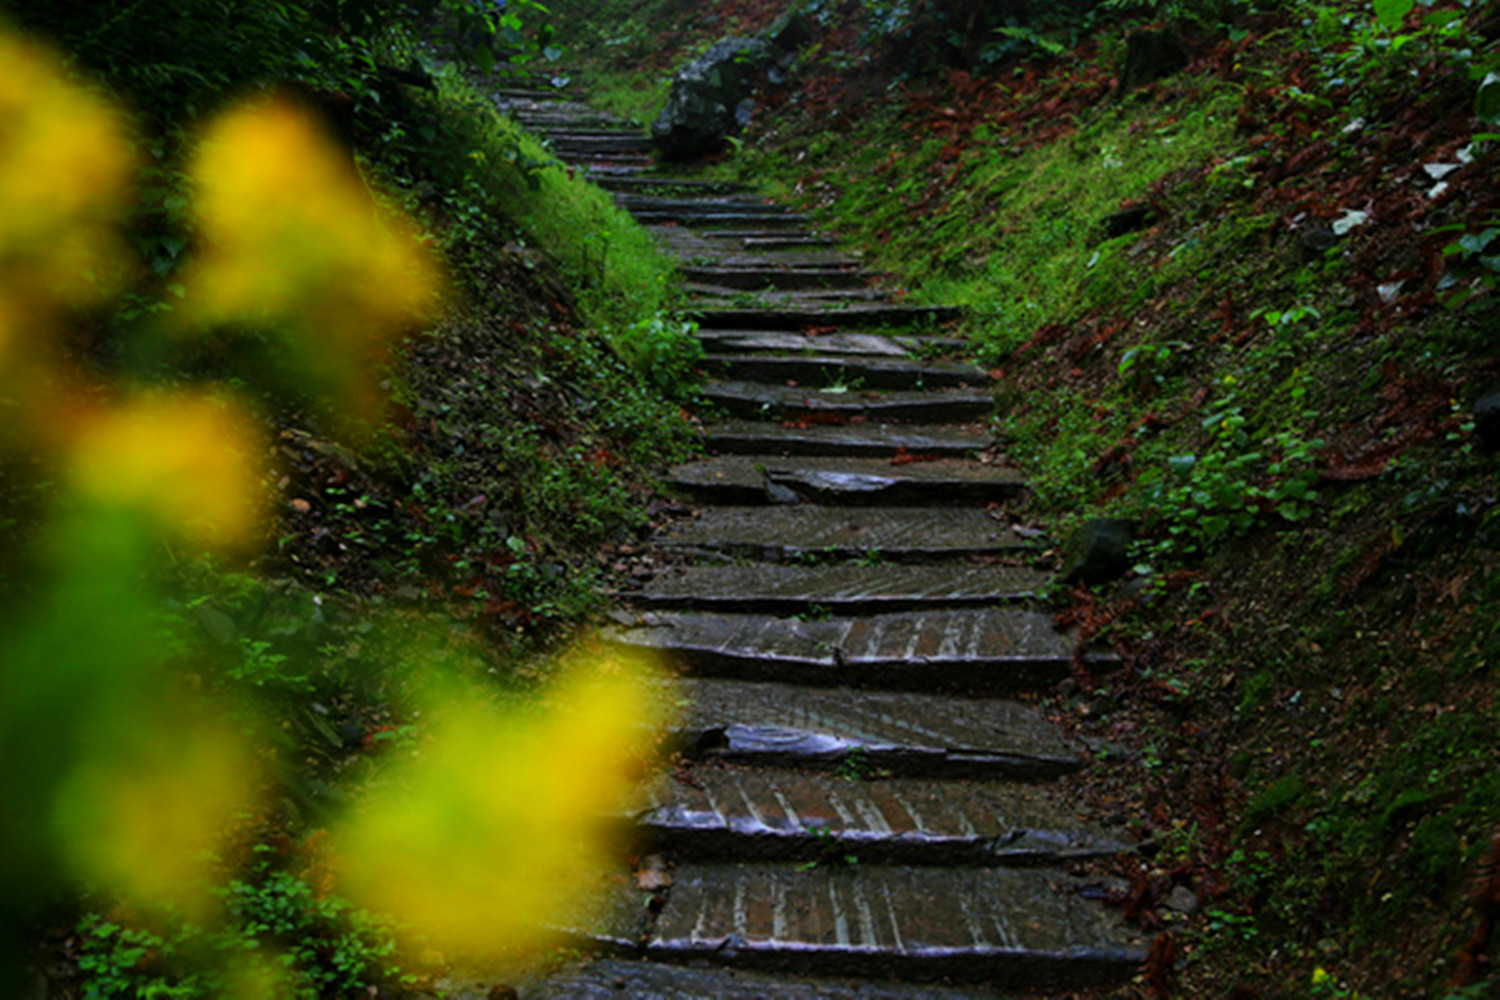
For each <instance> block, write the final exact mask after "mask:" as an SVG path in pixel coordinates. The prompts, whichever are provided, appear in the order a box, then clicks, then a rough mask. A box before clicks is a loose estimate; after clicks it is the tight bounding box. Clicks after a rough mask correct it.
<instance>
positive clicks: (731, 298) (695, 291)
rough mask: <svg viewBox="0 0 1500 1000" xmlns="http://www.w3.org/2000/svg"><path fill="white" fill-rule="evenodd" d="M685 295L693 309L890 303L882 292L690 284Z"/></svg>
mask: <svg viewBox="0 0 1500 1000" xmlns="http://www.w3.org/2000/svg"><path fill="white" fill-rule="evenodd" d="M683 291H685V292H687V293H688V295H690V296H692V299H693V302H692V308H693V309H694V310H704V309H727V308H736V309H741V308H755V309H811V308H815V307H822V308H828V307H830V306H833V307H839V308H842V307H845V306H848V305H863V304H869V303H877V302H886V301H888V300H889V299H890V293H889V292H888V291H884V290H882V289H878V288H807V289H801V290H796V291H776V290H772V291H763V292H753V293H752V292H745V291H743V290H741V289H738V288H732V287H730V286H728V285H705V284H703V283H702V282H697V281H687V282H684V283H683Z"/></svg>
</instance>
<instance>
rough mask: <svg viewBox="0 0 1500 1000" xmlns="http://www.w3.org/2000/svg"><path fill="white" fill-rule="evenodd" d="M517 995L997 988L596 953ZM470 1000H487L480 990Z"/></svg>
mask: <svg viewBox="0 0 1500 1000" xmlns="http://www.w3.org/2000/svg"><path fill="white" fill-rule="evenodd" d="M519 995H520V997H521V1000H606V998H608V1000H616V998H624V1000H768V998H772V997H774V998H777V1000H986V998H992V997H997V996H999V994H997V993H995V992H994V991H991V990H988V989H978V990H975V989H965V988H960V987H950V986H934V985H931V984H921V985H905V984H901V983H889V982H880V981H878V980H868V979H853V978H850V977H847V976H846V977H843V978H839V979H827V978H823V977H810V978H801V977H799V978H796V979H789V978H787V977H785V976H771V975H765V974H762V973H757V972H746V971H744V970H741V969H722V968H721V969H713V968H691V967H687V966H682V965H664V964H662V963H659V962H641V961H627V960H623V959H613V958H607V959H598V960H596V961H593V962H587V963H584V964H580V965H575V966H573V967H571V968H568V969H564V970H562V971H560V972H557V973H554V974H553V975H551V976H548V977H547V978H545V979H541V980H538V981H536V982H533V983H529V984H526V985H524V986H523V987H522V988H521V990H520V993H519ZM472 996H473V1000H491V998H490V997H489V995H488V994H487V993H486V992H485V991H483V990H476V991H475V992H474V993H473V995H472Z"/></svg>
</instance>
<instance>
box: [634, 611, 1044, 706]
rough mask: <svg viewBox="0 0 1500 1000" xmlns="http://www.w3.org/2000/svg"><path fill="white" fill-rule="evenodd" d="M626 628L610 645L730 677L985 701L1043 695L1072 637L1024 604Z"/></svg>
mask: <svg viewBox="0 0 1500 1000" xmlns="http://www.w3.org/2000/svg"><path fill="white" fill-rule="evenodd" d="M635 622H636V623H635V624H632V625H621V626H617V627H612V628H611V629H610V631H609V633H608V634H609V637H610V641H612V642H614V643H616V644H618V645H620V646H626V647H630V648H636V649H652V650H659V651H661V652H663V653H665V654H667V655H668V657H669V658H670V659H671V660H672V661H673V662H674V663H675V664H677V665H678V666H679V667H681V668H682V669H684V670H687V671H690V672H692V673H693V674H694V675H696V676H703V677H724V678H730V679H734V680H754V681H778V682H787V683H791V682H796V683H799V684H807V685H816V686H833V685H845V686H849V687H860V688H872V687H878V688H882V689H886V690H900V691H928V692H930V691H952V692H964V693H970V694H972V693H982V694H990V695H993V694H1014V693H1017V692H1025V691H1038V690H1042V689H1045V688H1047V687H1050V686H1051V685H1052V684H1055V683H1057V682H1058V681H1060V680H1063V679H1064V678H1066V677H1067V676H1068V675H1069V673H1070V672H1071V670H1072V664H1073V646H1074V640H1073V639H1072V637H1070V636H1068V635H1065V634H1063V633H1060V632H1058V631H1057V630H1056V628H1054V627H1053V624H1052V616H1051V615H1050V614H1043V613H1041V612H1038V611H1032V610H1029V609H1026V608H1008V607H1001V608H952V609H941V610H935V611H897V612H891V613H889V614H871V615H864V616H862V617H850V618H822V619H806V618H785V617H779V616H776V615H766V614H732V613H728V612H711V611H664V612H646V613H644V614H642V615H640V616H639V617H638V618H637V619H635Z"/></svg>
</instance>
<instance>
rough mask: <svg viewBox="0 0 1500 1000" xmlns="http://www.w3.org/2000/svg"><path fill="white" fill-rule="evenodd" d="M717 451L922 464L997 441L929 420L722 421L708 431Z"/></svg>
mask: <svg viewBox="0 0 1500 1000" xmlns="http://www.w3.org/2000/svg"><path fill="white" fill-rule="evenodd" d="M705 438H706V442H707V444H708V446H709V448H710V449H711V450H713V451H716V452H719V453H720V454H725V455H804V456H825V457H849V458H874V459H886V460H890V459H893V458H900V457H901V456H903V455H906V456H909V457H911V458H912V459H914V461H913V463H912V464H920V462H921V461H925V460H928V459H955V458H966V457H968V456H970V455H972V454H974V453H975V452H977V451H983V450H984V449H985V448H988V447H990V446H991V445H993V444H994V439H993V438H992V437H991V436H990V435H989V434H987V433H984V432H983V431H982V430H979V429H971V428H967V427H947V426H943V425H940V424H939V425H927V424H878V423H873V422H870V421H866V422H864V423H860V424H856V425H852V426H845V427H829V426H824V425H820V424H815V423H812V422H810V421H798V422H788V423H786V424H779V423H771V422H769V421H766V420H733V419H731V420H719V421H715V422H714V423H713V424H712V425H711V426H710V427H709V428H708V430H707V432H706V433H705Z"/></svg>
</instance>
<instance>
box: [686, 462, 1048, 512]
mask: <svg viewBox="0 0 1500 1000" xmlns="http://www.w3.org/2000/svg"><path fill="white" fill-rule="evenodd" d="M667 479H668V481H669V482H670V483H671V484H672V485H673V486H674V487H676V488H677V489H680V490H683V491H685V492H687V493H689V494H690V495H692V496H693V497H694V498H696V499H699V500H703V501H708V502H714V503H721V504H738V505H747V504H759V503H764V502H765V501H766V496H765V484H766V481H767V480H768V479H769V480H770V481H771V482H774V483H776V484H778V485H781V486H785V487H788V488H790V489H791V490H792V491H793V492H794V493H796V494H797V495H798V496H799V497H800V498H802V499H805V500H813V501H816V502H817V503H820V504H824V505H831V506H867V505H884V506H918V505H923V506H954V505H967V504H972V505H982V504H988V503H997V502H1001V501H1004V500H1008V499H1010V498H1012V497H1014V496H1016V495H1017V494H1019V493H1021V492H1022V491H1023V490H1025V488H1026V483H1025V481H1024V480H1023V479H1022V478H1021V475H1020V473H1018V472H1017V471H1015V470H1014V469H1006V468H1001V467H998V466H994V465H985V464H982V463H979V462H973V461H965V460H961V459H944V460H941V461H936V462H910V463H906V464H902V465H893V464H891V461H890V460H889V459H878V458H840V457H826V458H818V457H807V458H786V457H781V456H774V455H758V456H756V455H746V456H742V455H722V456H719V457H717V458H710V459H704V460H700V461H697V462H691V463H689V464H686V465H680V466H677V467H676V468H674V469H672V470H670V471H669V472H668V473H667Z"/></svg>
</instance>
